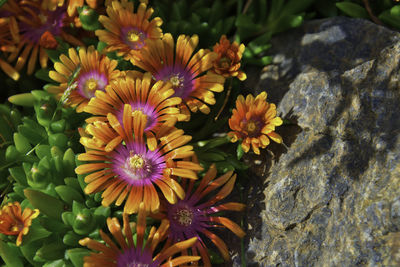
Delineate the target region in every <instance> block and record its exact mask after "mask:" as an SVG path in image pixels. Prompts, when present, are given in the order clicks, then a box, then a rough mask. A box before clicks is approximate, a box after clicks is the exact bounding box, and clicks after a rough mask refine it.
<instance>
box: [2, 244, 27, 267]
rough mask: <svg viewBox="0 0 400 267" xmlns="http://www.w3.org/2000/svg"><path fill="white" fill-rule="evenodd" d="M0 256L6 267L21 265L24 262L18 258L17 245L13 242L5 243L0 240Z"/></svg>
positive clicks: (19, 266) (21, 266)
mask: <svg viewBox="0 0 400 267" xmlns="http://www.w3.org/2000/svg"><path fill="white" fill-rule="evenodd" d="M0 256H1V258H2V259H3V261H4V262H5V264H6V265H7V267H23V266H24V264H23V262H22V260H21V258H20V253H19V251H18V248H17V246H15V245H14V244H13V243H10V242H9V243H7V244H6V243H5V242H3V241H2V240H0Z"/></svg>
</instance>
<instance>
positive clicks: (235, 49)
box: [213, 35, 247, 81]
mask: <svg viewBox="0 0 400 267" xmlns="http://www.w3.org/2000/svg"><path fill="white" fill-rule="evenodd" d="M214 52H215V53H217V54H218V58H217V60H215V61H214V69H213V71H214V72H215V73H218V74H221V75H223V76H224V77H225V78H228V77H237V78H238V79H239V80H241V81H244V80H246V78H247V76H246V73H244V72H243V71H241V70H239V68H240V61H241V59H242V55H243V52H244V44H240V45H239V44H238V43H237V42H233V43H232V44H231V42H230V41H229V40H228V39H227V38H226V36H225V35H222V36H221V39H220V40H219V43H216V44H215V45H214Z"/></svg>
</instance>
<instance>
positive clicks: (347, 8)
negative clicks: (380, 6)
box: [336, 2, 369, 19]
mask: <svg viewBox="0 0 400 267" xmlns="http://www.w3.org/2000/svg"><path fill="white" fill-rule="evenodd" d="M336 7H337V8H339V9H340V10H341V11H342V12H343V13H345V14H346V15H347V16H350V17H353V18H363V19H369V16H368V12H367V10H365V8H364V7H362V6H360V5H358V4H356V3H352V2H338V3H336Z"/></svg>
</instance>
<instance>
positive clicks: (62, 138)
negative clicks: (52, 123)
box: [49, 133, 68, 149]
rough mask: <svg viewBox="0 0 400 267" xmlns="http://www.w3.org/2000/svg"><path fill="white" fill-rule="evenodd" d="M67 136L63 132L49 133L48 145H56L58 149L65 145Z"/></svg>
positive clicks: (63, 147)
mask: <svg viewBox="0 0 400 267" xmlns="http://www.w3.org/2000/svg"><path fill="white" fill-rule="evenodd" d="M67 143H68V137H67V136H66V135H65V134H63V133H54V134H50V135H49V144H50V146H58V147H59V148H60V149H65V148H66V147H67Z"/></svg>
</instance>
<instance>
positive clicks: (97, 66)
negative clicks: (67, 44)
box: [46, 46, 120, 112]
mask: <svg viewBox="0 0 400 267" xmlns="http://www.w3.org/2000/svg"><path fill="white" fill-rule="evenodd" d="M68 56H69V57H67V56H66V55H61V56H60V61H61V62H56V63H55V64H54V69H55V70H56V71H50V72H49V77H50V78H51V79H53V80H54V81H57V82H59V83H60V85H59V86H55V85H51V86H48V87H46V90H47V91H48V92H50V93H53V94H55V95H56V97H57V98H58V99H63V98H65V99H66V102H67V103H68V104H69V105H70V106H72V107H75V106H77V108H76V111H77V112H82V111H83V109H84V107H86V105H87V104H88V103H89V100H90V98H92V97H93V96H94V95H95V92H96V91H104V90H105V87H106V86H107V85H108V84H109V83H111V82H112V81H113V80H115V79H116V78H118V77H119V75H120V72H119V71H118V70H116V69H115V68H116V67H117V64H118V63H117V61H116V60H110V59H109V58H108V57H107V56H105V55H100V54H99V52H97V50H95V48H94V47H93V46H90V47H89V48H88V49H87V51H86V49H85V48H83V47H81V48H80V49H79V56H78V54H77V53H76V50H75V49H74V48H70V49H69V50H68Z"/></svg>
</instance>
